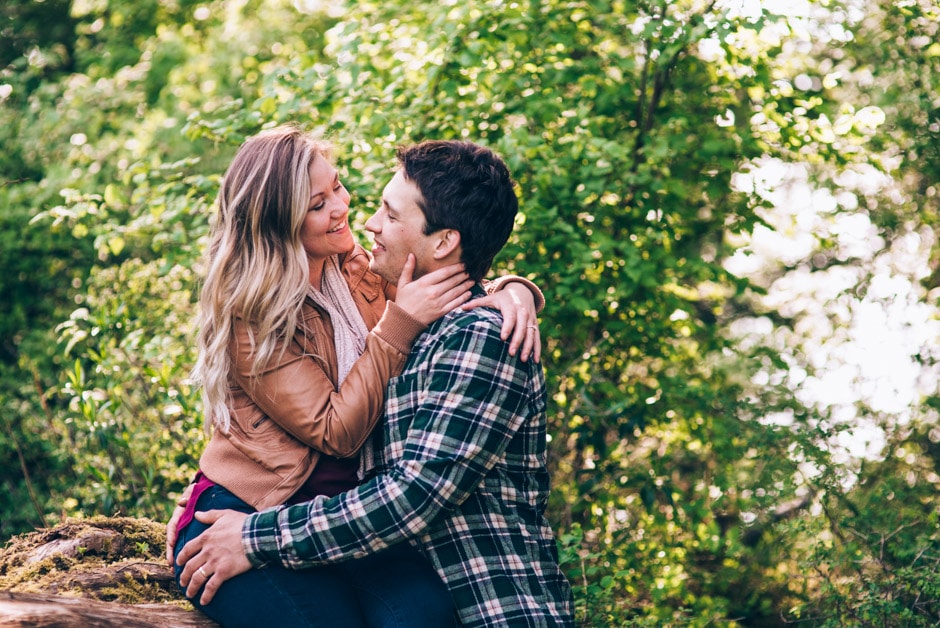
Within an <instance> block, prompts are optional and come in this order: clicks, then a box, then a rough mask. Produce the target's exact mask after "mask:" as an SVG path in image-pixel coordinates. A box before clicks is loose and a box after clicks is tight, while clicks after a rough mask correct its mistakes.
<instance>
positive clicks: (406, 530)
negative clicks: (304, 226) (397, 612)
mask: <svg viewBox="0 0 940 628" xmlns="http://www.w3.org/2000/svg"><path fill="white" fill-rule="evenodd" d="M475 312H477V311H476V310H473V311H470V312H465V313H462V314H460V315H459V316H456V317H454V318H453V319H451V320H450V323H449V324H451V325H453V327H454V328H453V329H450V330H446V333H442V334H441V335H440V340H439V345H438V346H436V347H435V348H434V349H433V350H432V351H431V352H430V353H429V354H428V355H426V356H425V359H423V360H422V363H421V371H422V373H423V376H422V377H419V378H418V381H419V384H418V386H417V390H415V391H412V392H411V393H409V394H411V395H418V397H417V398H415V399H412V401H414V407H415V412H414V417H413V419H412V421H411V423H410V425H409V426H408V432H407V437H406V438H405V439H404V443H398V444H397V446H398V447H399V448H400V450H399V451H396V452H394V458H395V459H394V464H393V465H392V466H391V468H390V469H389V471H388V472H386V473H383V474H381V475H379V476H376V477H374V478H372V479H371V480H370V481H368V482H366V483H364V484H362V485H361V486H359V487H358V488H356V489H354V490H352V491H348V492H346V493H343V494H341V495H338V496H336V497H333V498H329V499H326V498H322V497H321V498H317V499H316V500H314V501H311V502H307V503H304V504H298V505H295V506H290V507H287V506H279V507H276V508H273V509H269V510H266V511H263V512H260V513H256V514H254V515H252V516H250V517H248V519H247V520H246V522H245V525H244V527H243V529H242V530H243V545H244V547H245V549H246V552H247V554H248V558H249V560H250V561H251V562H252V563H253V564H254V565H256V566H258V565H262V564H265V563H269V562H275V563H280V564H283V565H285V566H286V567H290V568H295V569H297V568H303V567H308V566H312V565H316V564H320V563H325V562H336V561H340V560H346V559H350V558H358V557H361V556H364V555H366V554H369V553H373V552H375V551H378V550H380V549H383V548H385V547H387V546H389V545H392V544H395V543H397V542H400V541H402V540H404V539H408V538H413V537H416V536H418V535H419V534H421V533H422V532H424V531H426V530H427V528H428V527H429V526H430V525H431V524H433V523H434V521H435V519H436V518H438V517H439V516H442V515H444V513H445V512H446V511H448V510H449V509H451V508H453V507H456V506H458V505H459V504H461V503H462V502H463V501H464V500H465V499H466V498H467V497H468V496H469V495H470V494H471V493H472V492H473V491H474V490H475V489H476V488H477V487H478V486H479V485H480V482H481V481H482V479H483V478H484V476H485V475H486V474H487V472H488V471H489V470H490V469H491V468H492V467H493V466H494V465H495V464H496V462H497V461H498V460H499V459H500V457H501V455H502V453H503V452H504V451H505V449H506V447H507V444H508V443H509V441H510V440H511V439H512V437H513V435H514V434H515V433H516V431H517V430H518V429H519V427H520V425H521V424H522V422H523V421H524V420H525V416H526V413H525V412H523V411H522V409H523V407H524V406H525V405H526V404H527V403H528V402H529V399H528V395H529V393H528V387H527V384H528V378H529V377H530V373H531V370H530V369H529V368H527V367H526V365H525V364H523V363H520V362H519V361H518V360H517V359H516V358H512V357H510V356H508V344H507V343H506V342H504V341H503V340H501V339H500V337H499V327H498V325H495V324H494V323H493V321H492V320H488V319H487V318H486V316H485V315H483V314H475ZM418 399H420V403H418V401H417V400H418ZM389 401H390V402H391V401H392V400H391V399H390V400H389ZM391 445H392V447H393V448H394V447H395V446H396V445H395V443H392V444H391Z"/></svg>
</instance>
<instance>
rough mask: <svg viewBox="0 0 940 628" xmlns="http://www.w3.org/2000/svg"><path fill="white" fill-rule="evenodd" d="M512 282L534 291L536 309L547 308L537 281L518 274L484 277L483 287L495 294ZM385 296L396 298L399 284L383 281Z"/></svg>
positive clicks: (390, 298) (488, 292) (392, 299)
mask: <svg viewBox="0 0 940 628" xmlns="http://www.w3.org/2000/svg"><path fill="white" fill-rule="evenodd" d="M511 283H520V284H522V285H523V286H525V287H526V288H528V289H529V292H531V293H532V298H533V299H535V311H536V312H541V311H542V309H544V308H545V295H544V294H542V291H541V290H540V289H539V287H538V286H537V285H535V282H533V281H530V280H528V279H526V278H525V277H520V276H518V275H505V276H504V277H497V278H496V279H493V280H490V279H484V280H483V287H484V288H486V293H487V294H493V293H494V292H497V291H498V290H505V289H506V286H508V285H509V284H511ZM383 285H384V291H385V298H387V299H388V300H389V301H394V300H395V294H396V292H397V290H398V286H396V285H394V284H391V283H389V282H387V281H383Z"/></svg>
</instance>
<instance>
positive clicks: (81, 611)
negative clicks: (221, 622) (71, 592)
mask: <svg viewBox="0 0 940 628" xmlns="http://www.w3.org/2000/svg"><path fill="white" fill-rule="evenodd" d="M0 626H2V627H4V628H6V627H12V626H17V627H23V628H26V627H30V628H33V627H40V628H41V627H47V626H56V627H63V626H85V627H88V628H169V627H173V628H176V627H179V628H186V627H189V626H192V627H194V628H198V627H203V628H210V627H215V626H217V624H216V623H215V622H213V621H212V620H210V619H209V618H208V617H206V616H205V615H203V614H202V613H200V612H198V611H188V610H185V609H182V608H179V607H178V606H174V605H172V604H118V603H117V602H102V601H99V600H92V599H89V598H81V597H67V596H64V595H51V594H47V593H12V592H10V591H0Z"/></svg>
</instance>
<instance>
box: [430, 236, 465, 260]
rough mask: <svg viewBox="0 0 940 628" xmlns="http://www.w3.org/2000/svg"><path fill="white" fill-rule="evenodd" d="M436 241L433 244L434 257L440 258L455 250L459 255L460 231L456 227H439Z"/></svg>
mask: <svg viewBox="0 0 940 628" xmlns="http://www.w3.org/2000/svg"><path fill="white" fill-rule="evenodd" d="M435 235H436V236H437V242H435V244H434V259H436V260H441V259H444V258H446V257H448V256H449V255H452V254H453V253H454V252H455V251H456V252H457V253H458V255H459V250H458V249H459V248H460V232H459V231H457V230H456V229H441V230H440V231H438V232H437V233H436V234H435Z"/></svg>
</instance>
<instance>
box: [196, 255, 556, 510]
mask: <svg viewBox="0 0 940 628" xmlns="http://www.w3.org/2000/svg"><path fill="white" fill-rule="evenodd" d="M369 259H370V257H369V254H368V253H367V252H366V251H365V249H363V248H362V247H360V246H358V245H356V246H355V248H354V249H353V250H352V251H350V252H349V253H347V254H345V255H343V256H342V257H341V259H340V268H341V270H342V273H343V276H344V277H345V279H346V281H347V283H348V284H349V288H350V293H351V294H352V297H353V300H354V301H355V303H356V307H357V308H358V310H359V313H360V314H361V315H362V318H363V320H364V321H365V324H366V327H367V328H368V329H371V330H372V331H371V332H370V333H369V335H368V336H367V337H366V346H365V350H364V351H363V354H362V357H360V358H359V359H358V360H356V363H355V364H354V365H353V368H352V369H351V370H350V372H349V374H348V375H347V376H346V379H345V380H344V381H343V386H342V388H340V389H339V390H337V386H336V381H337V369H338V367H337V359H336V347H335V344H334V342H333V325H332V323H331V322H330V318H329V315H328V314H327V313H326V312H325V311H324V310H323V309H321V308H320V307H319V306H317V305H316V304H315V303H314V302H313V301H312V300H310V299H307V300H306V301H305V302H304V305H303V324H302V325H301V326H299V328H298V330H297V331H296V332H295V333H294V337H293V338H292V339H291V342H290V343H289V344H288V346H287V347H286V349H285V351H284V352H283V354H281V353H280V346H278V347H276V348H275V350H274V356H275V358H276V359H275V360H273V361H272V363H271V364H269V365H268V366H267V367H266V368H265V369H264V370H263V371H262V372H261V373H260V374H259V375H258V377H253V376H252V375H251V363H252V360H253V357H254V356H253V351H252V349H251V347H250V345H249V342H248V334H247V329H246V325H245V324H244V323H243V322H241V321H239V322H237V323H236V327H235V338H234V339H233V341H232V346H231V351H232V355H233V359H234V360H235V364H234V369H233V371H234V372H233V375H234V382H233V383H232V387H231V389H230V395H231V401H230V404H231V405H230V408H229V410H230V412H231V418H232V422H231V427H230V429H229V431H228V432H225V433H223V432H222V431H221V430H219V429H215V430H213V432H212V437H211V438H210V439H209V443H208V444H207V445H206V449H205V451H203V454H202V457H201V458H200V459H199V467H200V469H201V470H202V472H203V473H205V474H206V476H207V477H208V478H209V479H211V480H213V481H214V482H217V483H219V484H222V485H223V486H225V488H227V489H228V490H230V491H231V492H232V493H234V494H235V495H236V496H237V497H239V498H240V499H243V500H244V501H246V502H248V503H249V504H251V505H252V506H254V507H255V508H256V509H258V510H261V509H263V508H268V507H270V506H275V505H278V504H282V503H284V502H285V501H286V500H287V499H288V498H289V497H290V496H291V495H293V494H294V493H295V492H296V491H297V490H298V489H299V488H300V487H301V485H302V484H303V483H304V482H305V481H306V480H307V478H308V477H310V474H311V472H312V471H313V469H314V467H315V466H316V464H317V460H318V459H319V457H320V452H323V453H326V454H328V455H331V456H336V457H340V458H343V457H351V456H353V455H355V454H356V453H357V452H358V451H359V448H360V447H361V446H362V444H363V443H364V442H365V439H366V437H367V436H368V435H369V433H370V432H371V431H372V428H373V427H375V424H376V422H377V421H378V419H379V417H381V416H382V414H383V410H384V408H385V386H386V384H387V382H388V380H389V379H390V378H391V377H394V376H395V375H398V374H399V373H400V372H401V369H402V367H403V366H404V364H405V360H406V359H407V357H408V353H409V351H410V350H411V344H412V343H413V342H414V340H415V338H417V337H418V335H419V334H420V333H421V332H422V331H423V330H424V325H422V324H421V323H420V322H418V321H416V320H415V319H413V318H411V316H409V315H408V314H406V313H405V312H404V310H402V309H401V308H399V307H398V306H397V305H395V303H394V302H392V301H391V300H390V299H389V290H390V289H393V287H392V286H390V285H389V284H388V282H386V281H385V280H383V279H382V278H381V277H379V276H378V275H376V274H375V273H373V272H372V271H371V270H369ZM509 281H522V282H523V283H525V284H526V285H527V286H528V287H529V288H530V290H533V292H534V293H535V295H536V297H537V298H536V307H537V308H538V309H541V307H542V305H544V299H543V298H541V293H540V292H538V288H537V287H535V285H534V284H532V283H531V282H529V281H527V280H524V279H521V278H519V277H501V278H500V279H499V280H497V281H495V282H492V283H490V284H488V285H487V291H489V292H492V291H494V290H497V289H499V288H501V287H502V286H503V285H504V284H505V283H508V282H509ZM278 356H280V357H279V358H278Z"/></svg>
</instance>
